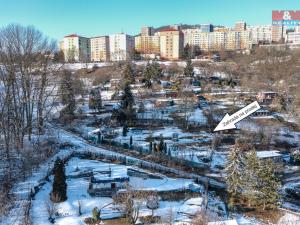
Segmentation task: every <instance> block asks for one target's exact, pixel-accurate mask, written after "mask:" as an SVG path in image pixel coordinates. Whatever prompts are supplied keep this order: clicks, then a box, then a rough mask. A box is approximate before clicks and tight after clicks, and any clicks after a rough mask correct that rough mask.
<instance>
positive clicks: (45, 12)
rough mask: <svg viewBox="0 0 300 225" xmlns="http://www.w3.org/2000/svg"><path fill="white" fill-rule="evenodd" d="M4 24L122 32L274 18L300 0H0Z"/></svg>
mask: <svg viewBox="0 0 300 225" xmlns="http://www.w3.org/2000/svg"><path fill="white" fill-rule="evenodd" d="M0 5H1V11H0V26H5V25H7V24H9V23H19V24H22V25H34V26H35V27H37V28H38V29H39V30H41V31H42V32H44V33H45V34H46V35H48V36H49V37H51V38H55V39H58V40H59V39H61V38H62V37H63V36H64V35H66V34H70V33H78V34H80V35H84V36H96V35H105V34H111V33H118V32H126V33H129V34H137V33H138V32H139V30H140V27H141V26H144V25H151V26H155V27H157V26H161V25H167V24H176V23H186V24H200V23H213V24H215V25H218V24H222V25H227V26H233V24H234V22H235V21H241V20H242V21H246V22H248V23H249V24H252V25H254V24H271V13H272V10H287V9H288V10H297V9H298V10H300V0H0Z"/></svg>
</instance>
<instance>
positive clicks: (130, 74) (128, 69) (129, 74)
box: [123, 62, 135, 83]
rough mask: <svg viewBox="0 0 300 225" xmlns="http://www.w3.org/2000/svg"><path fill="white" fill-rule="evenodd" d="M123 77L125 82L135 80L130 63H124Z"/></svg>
mask: <svg viewBox="0 0 300 225" xmlns="http://www.w3.org/2000/svg"><path fill="white" fill-rule="evenodd" d="M123 77H124V79H125V81H126V82H129V83H134V82H135V76H134V68H133V65H132V63H130V62H128V63H127V64H126V65H125V69H124V71H123Z"/></svg>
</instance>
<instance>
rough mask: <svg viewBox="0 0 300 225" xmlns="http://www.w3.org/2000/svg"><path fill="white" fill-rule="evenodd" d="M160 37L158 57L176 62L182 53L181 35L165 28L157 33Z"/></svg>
mask: <svg viewBox="0 0 300 225" xmlns="http://www.w3.org/2000/svg"><path fill="white" fill-rule="evenodd" d="M157 35H158V36H159V37H160V57H161V58H162V59H167V60H178V59H180V58H181V56H182V53H183V47H184V46H183V44H184V40H183V33H182V32H181V31H180V30H177V29H174V28H167V29H164V30H161V31H159V32H158V33H157Z"/></svg>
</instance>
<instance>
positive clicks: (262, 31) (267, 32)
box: [247, 25, 272, 45]
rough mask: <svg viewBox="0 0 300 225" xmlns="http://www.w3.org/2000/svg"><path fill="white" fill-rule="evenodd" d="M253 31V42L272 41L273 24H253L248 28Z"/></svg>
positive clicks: (268, 42)
mask: <svg viewBox="0 0 300 225" xmlns="http://www.w3.org/2000/svg"><path fill="white" fill-rule="evenodd" d="M247 30H248V31H250V32H251V38H252V44H255V45H257V44H270V43H271V42H272V26H271V25H263V26H251V27H249V28H248V29H247Z"/></svg>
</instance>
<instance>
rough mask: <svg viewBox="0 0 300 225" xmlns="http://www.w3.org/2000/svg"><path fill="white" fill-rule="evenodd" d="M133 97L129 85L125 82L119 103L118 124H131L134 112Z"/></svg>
mask: <svg viewBox="0 0 300 225" xmlns="http://www.w3.org/2000/svg"><path fill="white" fill-rule="evenodd" d="M133 106H134V97H133V94H132V92H131V88H130V83H129V82H125V85H124V89H123V94H122V97H121V103H120V110H119V111H120V112H119V113H120V116H121V118H120V122H121V123H124V122H129V123H130V122H131V120H132V119H134V117H135V111H134V108H133Z"/></svg>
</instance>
